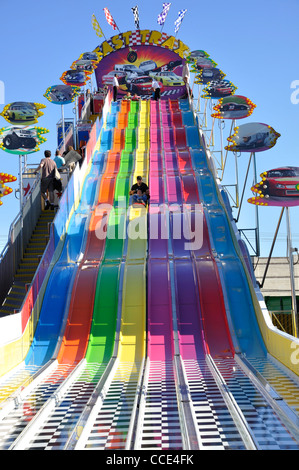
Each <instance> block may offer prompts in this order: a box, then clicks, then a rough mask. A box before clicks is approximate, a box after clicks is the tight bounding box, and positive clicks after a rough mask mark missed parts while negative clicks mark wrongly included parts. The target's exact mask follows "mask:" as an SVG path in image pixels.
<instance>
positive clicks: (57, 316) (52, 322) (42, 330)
mask: <svg viewBox="0 0 299 470" xmlns="http://www.w3.org/2000/svg"><path fill="white" fill-rule="evenodd" d="M106 155H107V154H106V153H105V152H102V151H101V149H100V152H95V154H94V156H93V162H92V164H91V169H90V173H89V174H88V175H87V176H86V179H85V182H84V185H83V189H82V197H81V200H80V202H79V205H78V208H77V210H76V211H75V212H74V214H73V215H72V217H71V221H70V224H69V227H68V230H67V233H66V235H65V241H64V246H63V249H62V253H61V255H60V258H59V260H58V262H57V263H56V264H55V266H54V268H53V270H52V272H51V275H50V277H49V281H48V283H47V287H46V292H45V295H44V299H43V304H42V307H41V312H40V318H39V322H38V325H37V328H36V331H35V335H34V339H33V342H32V345H31V347H30V349H29V351H28V354H27V357H26V359H25V363H26V364H27V365H28V364H34V365H37V366H42V365H43V364H45V363H46V362H47V361H49V360H50V359H51V357H52V356H53V353H54V351H55V347H56V345H57V338H58V337H59V334H60V330H61V327H62V322H63V318H64V314H65V309H66V307H67V299H68V295H69V292H70V291H71V288H72V283H73V280H74V279H75V273H76V270H77V263H76V261H77V259H78V256H79V255H80V252H81V250H82V249H83V248H84V242H85V236H84V235H85V232H86V229H87V228H88V227H86V225H87V223H88V221H89V214H90V209H91V207H92V205H93V204H94V203H95V202H96V197H97V195H98V190H99V184H100V175H101V173H102V172H103V169H104V165H105V161H106Z"/></svg>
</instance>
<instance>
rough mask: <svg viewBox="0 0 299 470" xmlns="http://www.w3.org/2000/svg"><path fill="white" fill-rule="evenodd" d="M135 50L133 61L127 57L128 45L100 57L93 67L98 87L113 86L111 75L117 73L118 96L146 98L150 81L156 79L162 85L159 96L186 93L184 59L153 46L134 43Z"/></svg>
mask: <svg viewBox="0 0 299 470" xmlns="http://www.w3.org/2000/svg"><path fill="white" fill-rule="evenodd" d="M134 52H135V54H136V60H135V61H134V63H132V62H131V59H130V53H132V50H130V48H125V49H121V50H119V51H116V52H114V53H113V54H110V55H109V56H107V57H105V58H104V59H102V61H101V65H100V67H98V69H97V70H96V79H97V84H98V87H101V88H102V87H103V86H105V85H107V86H112V81H113V77H114V75H117V77H118V82H119V85H120V86H119V90H118V93H119V96H120V97H121V96H124V95H126V94H128V93H130V94H131V95H135V94H136V95H138V96H140V97H142V98H144V99H147V98H150V97H151V95H152V94H153V90H152V80H153V78H155V79H156V80H157V81H158V82H160V83H161V84H162V89H161V98H162V99H163V98H173V99H178V98H180V97H182V96H184V95H185V94H186V86H185V83H184V81H183V79H182V70H183V60H182V59H181V58H180V57H179V56H177V55H176V54H175V53H174V52H172V51H169V50H167V49H163V48H160V47H156V46H136V47H135V48H134Z"/></svg>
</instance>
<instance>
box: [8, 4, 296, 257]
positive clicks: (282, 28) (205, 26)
mask: <svg viewBox="0 0 299 470" xmlns="http://www.w3.org/2000/svg"><path fill="white" fill-rule="evenodd" d="M162 3H163V2H160V1H157V0H151V1H146V2H145V1H139V2H137V1H136V2H133V1H132V2H128V1H127V0H121V1H119V0H116V1H111V0H107V1H105V2H100V1H95V0H85V1H84V2H82V1H79V0H51V2H46V1H41V0H27V1H26V2H24V1H23V0H22V1H21V0H14V2H11V1H9V0H1V28H0V44H1V47H2V54H1V56H2V61H1V67H0V80H1V82H2V83H3V84H4V88H5V90H4V91H5V93H4V103H3V104H0V109H1V111H2V109H3V107H4V105H5V104H8V103H10V102H13V101H33V102H37V103H43V104H45V105H46V106H47V108H46V109H45V110H43V111H44V113H45V114H44V116H43V117H41V118H40V119H39V125H40V126H42V127H46V128H47V129H49V130H50V133H49V134H47V135H46V136H45V137H47V142H46V143H45V144H43V145H42V146H41V150H40V152H38V153H36V154H32V155H29V156H28V163H38V162H39V161H40V159H41V158H42V156H43V152H44V150H46V149H48V148H49V149H50V150H52V153H53V152H54V151H55V149H56V146H57V136H56V123H57V122H58V120H59V119H60V118H61V109H60V106H57V105H53V104H51V103H49V102H48V101H47V100H46V98H44V97H43V94H44V93H45V91H46V89H47V88H48V87H49V86H51V85H56V84H59V83H62V82H61V81H60V77H61V75H62V73H63V72H64V71H65V70H67V69H69V68H70V66H71V64H72V63H73V61H74V60H76V59H78V57H79V56H80V54H81V53H82V52H85V51H89V50H93V49H94V48H95V47H96V46H97V45H98V44H99V43H100V42H101V41H102V40H101V39H99V38H98V37H97V36H96V34H95V32H94V30H93V28H92V26H91V16H92V14H93V13H94V14H95V15H96V17H97V19H98V21H99V23H100V26H101V27H102V29H103V31H104V34H105V36H106V37H107V38H109V37H111V36H113V35H114V34H116V33H115V32H114V31H113V29H112V27H111V26H110V25H108V23H107V22H106V19H105V16H104V13H103V8H104V7H108V8H109V10H110V12H111V14H112V16H113V17H114V20H115V21H116V23H117V25H118V27H119V29H120V31H129V30H134V29H135V26H134V17H133V13H132V12H131V7H134V6H136V5H138V8H139V14H140V28H141V29H152V30H160V26H159V25H158V23H157V17H158V14H159V13H160V12H161V11H162ZM183 8H187V13H186V16H185V18H184V20H183V22H182V25H181V27H180V30H179V33H178V38H180V39H181V40H182V41H183V42H184V43H185V44H187V45H188V46H189V47H190V49H191V50H195V49H202V50H205V51H206V52H207V53H208V54H210V56H211V58H212V59H213V60H214V61H215V62H216V63H217V64H218V67H219V68H220V69H221V70H222V71H223V72H224V73H225V74H226V77H225V78H226V79H228V80H230V81H232V82H233V83H234V84H235V85H236V86H237V87H238V89H237V90H236V94H240V95H243V96H247V97H248V98H250V99H251V100H252V101H253V102H254V103H255V104H256V106H257V107H256V109H255V110H254V112H253V114H252V115H251V116H250V117H249V118H247V119H243V120H240V121H239V124H244V123H246V122H262V123H265V124H268V125H270V126H272V127H273V128H274V129H275V130H276V131H277V132H279V133H280V134H281V137H280V138H279V139H278V141H277V144H276V146H275V147H273V148H272V149H270V150H267V151H265V152H262V153H257V154H256V155H257V174H258V176H259V175H260V173H261V172H263V171H265V170H269V169H271V168H276V167H278V166H283V165H291V166H299V164H298V156H299V141H298V124H299V115H298V113H299V104H295V102H296V99H295V100H293V101H294V103H292V101H291V96H292V93H294V92H296V90H294V89H292V88H291V86H292V83H293V82H294V81H296V80H298V84H297V88H298V89H299V67H298V45H299V28H298V17H299V2H298V0H285V1H282V0H252V1H251V2H242V1H240V0H230V2H224V1H221V0H214V1H213V2H204V1H197V0H195V1H194V0H193V1H191V0H174V1H173V2H172V4H171V8H170V11H169V14H168V17H167V20H166V22H165V26H164V32H166V33H168V34H170V35H174V21H175V20H176V18H177V15H178V11H179V10H180V9H183ZM293 97H294V98H296V97H297V101H298V98H299V93H297V95H295V96H294V95H293ZM215 104H216V102H215ZM65 117H73V112H72V105H67V106H66V107H65ZM0 120H1V127H5V126H7V125H9V124H8V123H7V122H6V121H5V120H4V119H3V118H2V117H0ZM229 127H230V123H229V122H228V121H227V122H226V127H225V129H224V141H225V144H226V143H227V141H226V137H227V136H228V130H229ZM215 129H217V126H215ZM216 141H217V139H216ZM248 158H249V154H244V153H243V154H242V155H241V157H240V158H239V159H238V163H239V184H240V191H241V190H242V187H243V181H244V177H245V172H246V169H247V164H248ZM228 162H229V163H228V166H227V168H226V170H225V178H224V182H225V183H227V184H233V183H235V174H234V160H233V154H232V153H231V154H229V159H228ZM0 172H6V173H10V174H13V175H14V176H18V157H16V156H14V155H10V154H8V153H6V152H4V151H2V150H0ZM250 183H252V173H250V176H249V182H248V185H247V189H246V195H245V200H244V203H243V206H242V210H241V215H240V221H239V224H238V225H239V227H240V228H252V227H254V226H255V220H254V218H255V212H254V211H255V208H254V206H252V205H250V204H248V203H247V199H248V197H250V196H251V195H252V194H251V191H250V186H251V184H250ZM10 186H11V187H12V188H13V189H16V188H18V182H16V183H10ZM2 202H3V205H2V206H1V207H0V217H1V222H0V250H1V249H2V248H3V246H4V245H5V243H6V241H7V235H8V230H9V226H10V223H11V222H12V220H13V219H14V218H15V217H16V215H17V213H18V210H19V202H18V201H17V199H16V198H15V196H14V194H13V193H12V194H11V195H9V196H5V197H4V198H3V199H2ZM279 214H280V208H274V207H271V208H270V207H269V208H267V207H265V208H260V209H259V219H260V234H261V248H262V253H261V254H262V256H267V255H268V252H269V249H270V245H271V242H272V239H273V236H274V231H275V228H276V225H277V222H278V218H279ZM298 214H299V209H298V208H292V209H291V211H290V215H291V226H292V234H293V242H294V245H295V246H296V245H297V246H298V245H299V227H298V224H299V222H298ZM285 234H286V225H285V221H284V222H283V224H282V227H281V230H280V232H279V238H278V242H277V248H276V250H275V252H274V254H275V255H282V256H284V255H285V253H286V240H285Z"/></svg>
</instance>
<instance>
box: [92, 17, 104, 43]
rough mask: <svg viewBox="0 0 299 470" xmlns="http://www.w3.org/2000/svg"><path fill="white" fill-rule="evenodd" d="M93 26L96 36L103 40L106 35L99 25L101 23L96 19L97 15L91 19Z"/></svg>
mask: <svg viewBox="0 0 299 470" xmlns="http://www.w3.org/2000/svg"><path fill="white" fill-rule="evenodd" d="M91 24H92V27H93V29H94V30H95V32H96V35H97V36H98V37H99V38H102V37H103V36H104V33H103V31H102V28H101V26H100V25H99V22H98V20H97V19H96V16H95V15H92V17H91Z"/></svg>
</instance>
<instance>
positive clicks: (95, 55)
mask: <svg viewBox="0 0 299 470" xmlns="http://www.w3.org/2000/svg"><path fill="white" fill-rule="evenodd" d="M102 57H103V55H102V53H101V52H95V51H92V52H82V54H81V55H80V57H79V59H78V60H94V61H95V62H99V61H100V60H101V58H102Z"/></svg>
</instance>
